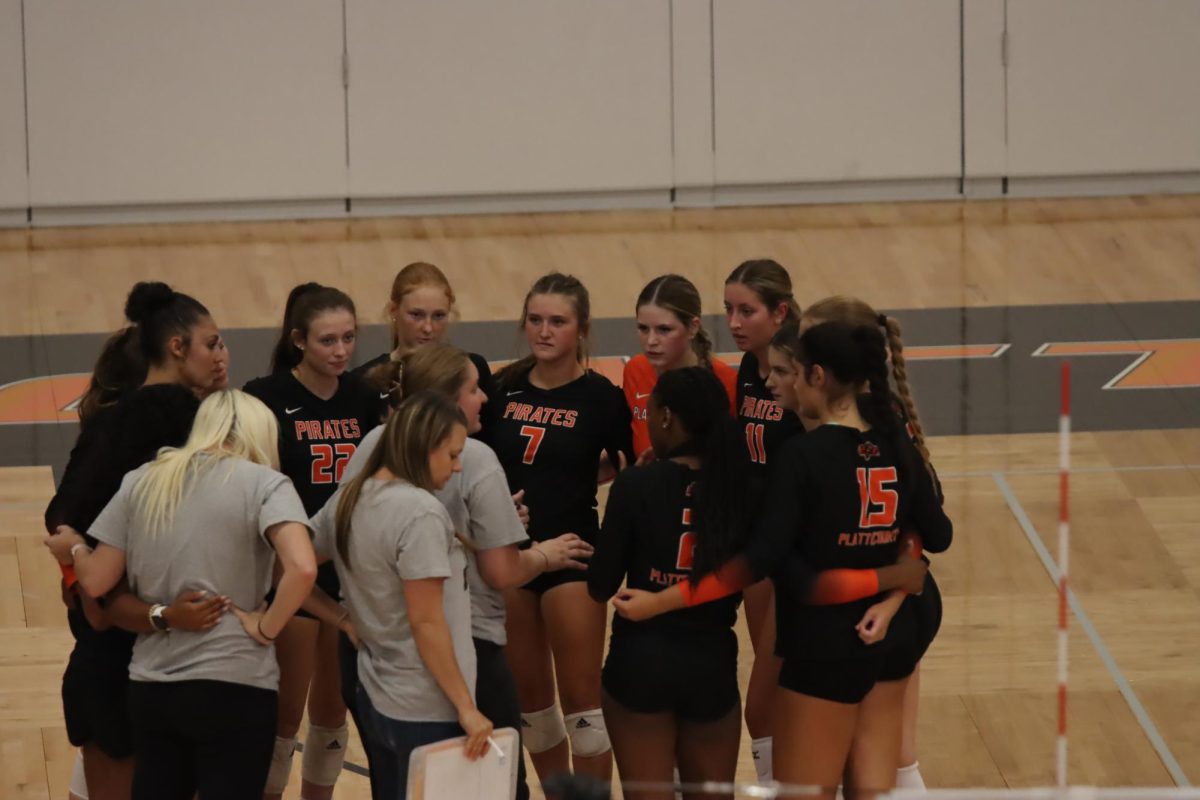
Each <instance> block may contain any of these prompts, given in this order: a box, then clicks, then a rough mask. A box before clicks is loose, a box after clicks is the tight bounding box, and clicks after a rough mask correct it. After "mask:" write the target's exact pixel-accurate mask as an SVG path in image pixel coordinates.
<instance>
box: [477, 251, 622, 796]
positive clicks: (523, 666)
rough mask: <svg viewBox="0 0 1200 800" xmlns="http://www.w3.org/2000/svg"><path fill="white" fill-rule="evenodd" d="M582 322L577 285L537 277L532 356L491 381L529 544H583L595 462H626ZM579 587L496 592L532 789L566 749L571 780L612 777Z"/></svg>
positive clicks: (524, 320)
mask: <svg viewBox="0 0 1200 800" xmlns="http://www.w3.org/2000/svg"><path fill="white" fill-rule="evenodd" d="M589 322H590V306H589V299H588V293H587V290H586V289H585V288H584V286H583V284H582V283H580V282H579V280H578V279H576V278H574V277H571V276H568V275H562V274H559V273H552V274H549V275H546V276H543V277H541V278H539V279H538V280H537V281H536V282H535V283H534V285H533V287H532V288H531V289H530V291H529V293H528V294H527V295H526V297H525V303H524V306H523V309H522V312H521V328H522V330H523V331H524V333H525V336H526V339H527V341H528V343H529V347H530V350H531V351H532V353H531V355H529V356H527V357H525V358H522V359H520V360H518V361H516V362H514V363H513V364H511V365H510V366H508V367H506V368H505V369H504V370H502V371H501V372H500V373H499V374H498V375H497V388H498V390H499V391H498V395H499V396H498V397H497V405H498V408H497V413H496V414H495V418H494V424H495V428H494V431H493V433H492V437H491V440H492V446H493V447H494V448H495V450H496V455H497V456H498V457H499V459H500V463H501V464H502V465H503V466H504V470H505V474H506V475H507V478H508V485H509V489H510V490H511V491H514V492H520V491H524V492H525V502H526V504H527V505H528V506H529V514H530V523H529V534H530V536H531V537H532V539H533V540H534V541H535V542H542V541H546V540H548V539H553V538H555V537H558V536H561V535H562V534H564V533H575V534H577V535H578V536H580V537H581V538H582V539H583V540H584V541H587V542H589V543H592V542H594V541H595V537H596V532H597V529H598V527H599V524H598V520H597V516H596V465H597V463H598V462H599V459H600V454H601V452H605V453H607V455H608V458H609V461H610V462H611V463H612V464H614V465H616V464H620V463H621V461H622V459H624V460H625V461H626V462H627V463H631V462H632V461H633V455H632V436H631V429H630V421H631V420H630V413H629V408H628V406H627V405H626V404H625V398H624V397H623V395H622V394H621V391H620V390H619V389H617V388H616V387H615V386H613V385H612V384H611V383H610V382H609V381H608V379H606V378H604V377H603V376H601V375H598V374H597V373H595V372H592V371H590V370H588V369H587V367H586V346H587V335H588V327H589ZM585 579H586V574H585V573H583V572H578V571H573V570H562V571H559V572H552V573H547V574H544V575H540V576H539V577H537V578H535V579H534V580H532V581H530V582H529V583H527V584H525V585H524V586H522V587H520V588H519V589H510V590H508V591H507V592H506V593H505V601H506V605H507V612H508V620H507V632H508V642H509V644H508V649H507V653H508V658H509V662H510V664H511V665H512V668H513V673H514V675H515V676H516V679H517V690H518V693H519V694H520V697H521V715H522V725H523V726H524V732H525V748H526V749H527V750H528V751H529V752H530V754H531V757H532V759H533V763H534V766H535V767H536V768H537V771H538V775H539V776H541V777H542V778H543V779H544V778H546V777H548V776H550V775H554V774H556V773H560V772H566V771H568V769H569V767H570V761H569V758H568V745H567V739H570V752H571V753H572V754H573V756H574V767H575V771H576V772H581V773H584V774H591V775H594V776H596V777H598V778H601V779H604V780H608V779H609V778H610V777H611V773H612V758H611V756H610V745H609V741H608V735H607V733H606V732H605V728H604V718H603V713H602V711H601V710H600V666H601V659H602V656H603V650H604V629H605V624H606V619H605V609H604V606H603V605H601V604H599V603H597V602H595V601H594V600H593V599H592V598H591V597H590V596H589V595H588V591H587V585H586V583H585V582H584V581H585ZM556 679H557V680H556ZM556 683H557V687H558V695H559V697H560V698H561V700H562V712H565V714H566V717H565V720H564V717H563V716H562V715H561V713H560V711H559V709H558V707H557V705H556V703H555V696H554V695H555V692H554V689H555V684H556ZM564 722H565V726H564Z"/></svg>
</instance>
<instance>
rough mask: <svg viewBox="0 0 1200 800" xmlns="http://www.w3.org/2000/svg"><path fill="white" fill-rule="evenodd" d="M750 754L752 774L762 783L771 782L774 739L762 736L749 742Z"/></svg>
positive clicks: (773, 764)
mask: <svg viewBox="0 0 1200 800" xmlns="http://www.w3.org/2000/svg"><path fill="white" fill-rule="evenodd" d="M750 755H751V756H753V757H754V774H755V775H756V776H757V777H758V782H759V783H762V784H766V783H770V782H771V775H772V772H773V771H774V769H773V768H774V766H775V763H774V762H775V739H774V737H771V736H764V737H762V738H761V739H755V740H754V741H752V742H750Z"/></svg>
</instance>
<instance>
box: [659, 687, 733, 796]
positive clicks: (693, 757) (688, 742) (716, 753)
mask: <svg viewBox="0 0 1200 800" xmlns="http://www.w3.org/2000/svg"><path fill="white" fill-rule="evenodd" d="M741 716H742V709H741V704H740V703H739V704H737V705H735V706H734V707H733V708H731V709H730V710H729V713H728V714H726V715H725V716H724V717H721V718H720V719H718V720H714V721H713V722H687V721H685V720H680V722H679V723H678V724H679V743H678V745H677V746H676V750H675V760H676V762H677V763H678V764H679V776H680V777H681V778H682V779H683V782H684V783H701V782H703V781H717V782H720V783H732V782H733V780H734V778H735V777H736V775H737V758H738V746H739V745H740V744H741V738H742V720H741ZM683 798H684V800H719V798H726V800H733V795H732V794H726V795H714V794H711V793H708V792H705V793H703V794H698V793H695V792H684V793H683Z"/></svg>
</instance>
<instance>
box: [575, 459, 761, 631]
mask: <svg viewBox="0 0 1200 800" xmlns="http://www.w3.org/2000/svg"><path fill="white" fill-rule="evenodd" d="M699 476H700V473H699V472H697V471H695V470H692V469H689V468H688V467H687V466H686V465H684V464H680V463H678V462H675V461H669V460H667V461H655V462H653V463H651V464H648V465H646V466H644V467H632V468H630V469H627V470H625V471H624V472H622V473H621V474H620V475H618V476H617V479H616V481H615V482H614V483H613V486H612V491H611V492H610V493H609V495H608V505H607V506H605V509H604V526H603V527H602V528H601V531H600V535H599V537H598V538H597V540H596V552H595V553H594V554H593V555H592V560H591V562H590V563H589V564H588V590H589V591H590V592H591V594H592V597H594V598H595V599H596V600H598V601H600V602H604V601H606V600H608V598H610V597H612V596H613V595H614V594H615V593H616V591H617V589H618V588H619V587H620V586H621V581H622V580H625V582H626V585H627V586H628V587H629V588H631V589H645V590H646V591H651V592H659V591H662V590H663V589H666V588H667V587H669V586H672V585H674V584H676V583H679V582H681V581H685V580H687V579H688V577H689V576H690V575H691V573H692V552H693V548H694V546H695V543H696V533H695V531H694V530H693V529H692V492H693V488H694V485H695V482H696V480H697V479H698V478H699ZM740 600H741V595H740V594H739V595H731V596H729V597H724V598H721V599H720V600H716V601H714V602H711V603H704V604H701V605H697V606H692V607H690V608H683V609H679V610H678V611H672V612H670V613H668V614H663V615H662V616H658V617H655V618H653V619H650V620H646V621H644V622H631V621H629V620H627V619H625V618H624V617H621V616H617V617H614V618H613V641H614V642H616V641H617V638H618V637H619V636H620V635H621V634H622V633H624V632H625V631H626V629H630V630H632V629H646V630H648V629H651V628H653V629H656V630H657V629H661V630H663V631H664V632H682V633H687V634H693V633H701V632H711V631H722V630H729V629H731V628H732V627H733V624H734V622H735V621H736V619H737V607H738V603H739V602H740Z"/></svg>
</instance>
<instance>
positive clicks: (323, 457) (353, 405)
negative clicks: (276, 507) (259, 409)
mask: <svg viewBox="0 0 1200 800" xmlns="http://www.w3.org/2000/svg"><path fill="white" fill-rule="evenodd" d="M245 392H246V393H247V394H250V395H253V396H254V397H257V398H258V399H259V400H262V401H263V403H265V404H266V405H267V407H268V408H269V409H271V412H272V413H273V414H274V415H275V419H276V420H277V421H278V423H279V471H280V472H282V473H283V474H284V475H287V476H288V477H289V478H291V479H292V483H293V484H294V485H295V487H296V492H297V493H298V494H299V495H300V500H301V501H302V502H303V503H304V510H305V511H306V512H307V513H308V515H309V516H310V517H311V516H312V515H313V514H316V513H317V512H318V511H320V510H321V507H322V506H324V505H325V501H326V500H328V499H329V498H330V497H332V496H333V493H334V492H335V491H336V490H337V487H338V484H339V483H340V482H341V480H342V470H344V469H345V468H346V463H347V462H348V461H349V460H350V457H351V456H353V455H354V451H355V449H357V447H358V443H359V442H361V441H362V439H363V437H364V436H365V435H366V434H367V431H369V430H371V429H372V428H374V427H375V426H376V425H377V424H379V405H380V403H379V393H378V392H374V391H372V390H371V389H370V388H369V387H368V386H367V385H366V384H365V383H364V382H363V381H362V380H361V379H360V378H358V377H357V376H355V375H350V374H345V375H342V377H341V378H340V379H339V380H338V390H337V392H336V393H334V395H333V397H331V398H329V399H328V400H322V399H321V398H319V397H317V396H316V395H315V394H313V393H312V392H310V391H309V390H308V389H307V388H305V386H304V384H302V383H301V382H300V381H299V380H297V378H296V376H294V375H293V374H292V373H291V371H290V370H289V371H287V372H278V373H275V374H274V375H268V376H266V377H263V378H255V379H254V380H252V381H250V382H249V383H247V384H246V388H245Z"/></svg>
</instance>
